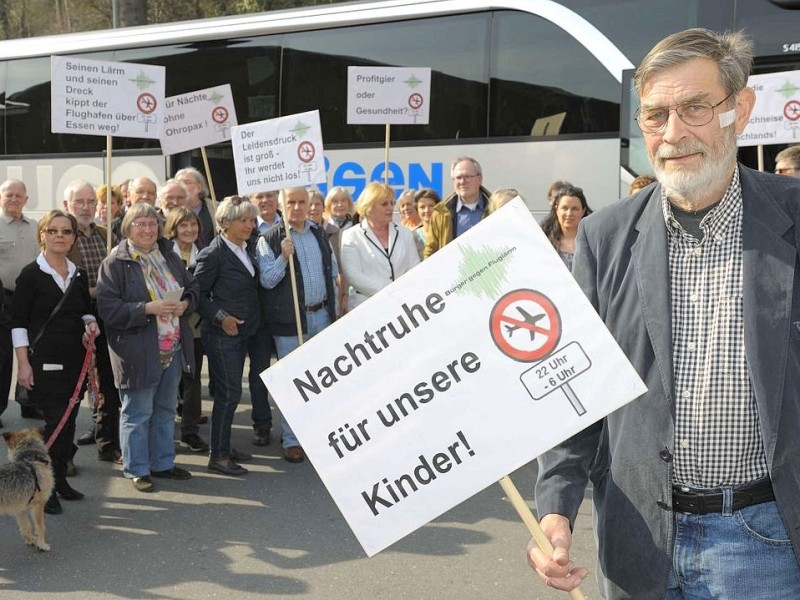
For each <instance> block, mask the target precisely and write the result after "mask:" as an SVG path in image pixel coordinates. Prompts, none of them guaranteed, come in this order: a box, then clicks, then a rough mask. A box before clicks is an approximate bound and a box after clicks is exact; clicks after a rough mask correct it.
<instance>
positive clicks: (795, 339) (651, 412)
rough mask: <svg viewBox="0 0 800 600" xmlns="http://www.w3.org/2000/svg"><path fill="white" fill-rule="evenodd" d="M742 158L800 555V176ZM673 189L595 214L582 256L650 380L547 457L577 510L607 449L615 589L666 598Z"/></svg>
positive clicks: (608, 575)
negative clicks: (667, 219) (765, 170)
mask: <svg viewBox="0 0 800 600" xmlns="http://www.w3.org/2000/svg"><path fill="white" fill-rule="evenodd" d="M739 169H740V181H741V186H742V199H743V233H742V235H743V252H744V267H743V268H744V285H743V287H744V289H743V296H744V297H743V302H744V319H745V323H744V336H745V354H746V356H747V363H748V367H749V370H750V376H751V379H752V382H753V389H754V392H755V397H756V404H757V407H758V414H759V418H760V422H761V434H762V439H763V442H764V448H765V450H766V456H767V465H768V466H769V471H770V476H771V478H772V484H773V488H774V490H775V497H776V500H777V503H778V507H779V508H780V512H781V515H782V517H783V521H784V524H785V525H786V529H787V531H788V532H789V535H790V537H791V539H792V543H793V545H794V551H795V555H796V556H798V559H799V560H800V273H799V272H798V270H799V269H800V266H799V264H798V248H800V180H798V179H794V178H790V177H779V176H775V175H765V174H762V173H758V172H756V171H753V170H751V169H748V168H746V167H744V166H742V165H740V166H739ZM660 199H661V187H660V185H659V184H656V185H651V186H649V187H647V188H645V189H644V190H642V191H640V192H639V193H638V194H636V195H635V196H633V197H631V198H628V199H625V200H622V201H620V202H618V203H616V204H614V205H613V206H611V207H609V208H607V209H604V210H602V211H599V212H598V213H595V214H593V215H591V216H590V217H588V218H586V219H584V220H583V221H582V223H581V227H580V231H579V234H578V239H577V243H576V252H575V258H574V264H573V275H574V276H575V278H576V279H577V281H578V283H579V284H580V286H581V288H583V291H584V292H585V293H586V295H587V296H588V298H589V300H590V301H591V302H592V304H593V305H594V307H595V308H596V309H597V312H598V313H599V315H600V317H601V318H602V319H603V321H604V322H605V324H606V326H607V327H608V328H609V330H610V331H611V333H612V334H613V335H614V337H615V338H616V340H617V342H618V343H619V345H620V346H621V347H622V350H623V351H624V352H625V354H626V355H627V356H628V359H629V360H630V361H631V363H633V366H634V367H635V368H636V370H637V372H638V373H639V375H640V376H641V377H642V379H643V380H644V382H645V384H646V385H647V387H648V390H649V391H648V392H647V393H646V394H645V395H644V396H642V397H641V398H639V399H637V400H634V401H633V402H631V403H630V404H628V405H626V406H625V407H623V408H621V409H620V410H618V411H616V412H615V413H613V414H611V415H609V416H608V417H607V419H606V420H605V422H604V425H603V429H602V432H599V431H598V428H590V429H587V430H586V431H585V432H583V433H581V434H578V435H577V436H575V437H574V438H572V439H571V440H568V442H566V443H564V444H562V445H561V446H559V447H557V448H555V449H553V450H552V451H550V452H548V453H546V454H545V455H544V456H542V457H541V458H540V474H539V481H538V482H537V485H536V504H537V509H538V512H539V516H540V517H541V516H544V515H546V514H549V513H558V514H562V515H565V516H567V517H569V519H570V520H571V522H573V523H574V519H575V517H576V515H577V512H578V507H579V506H580V503H581V500H582V499H583V494H584V488H585V486H586V483H587V479H588V476H589V475H588V474H589V467H590V465H591V463H592V461H593V459H594V458H595V455H596V462H595V464H594V466H592V467H591V472H592V480H593V484H594V503H595V521H596V530H597V535H598V544H599V558H600V565H599V566H600V569H601V572H602V575H604V577H603V578H601V579H603V581H601V589H602V590H603V591H604V593H605V596H606V597H607V598H636V599H637V600H643V599H647V598H653V599H656V598H662V596H663V593H664V589H665V587H666V580H667V575H668V572H669V569H670V566H671V555H672V545H673V513H672V462H671V461H672V452H673V444H674V440H673V433H674V417H675V403H674V397H675V390H674V382H673V365H672V327H671V318H670V286H669V266H668V264H667V263H668V249H667V230H666V225H665V223H664V218H663V214H662V211H661V200H660ZM598 445H599V449H598ZM586 566H591V565H586Z"/></svg>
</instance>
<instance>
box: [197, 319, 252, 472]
mask: <svg viewBox="0 0 800 600" xmlns="http://www.w3.org/2000/svg"><path fill="white" fill-rule="evenodd" d="M249 341H250V338H249V337H244V336H241V335H235V336H231V335H225V334H224V333H219V334H218V333H203V347H204V348H205V350H206V356H207V357H208V369H209V375H210V376H211V377H212V378H213V379H214V405H213V408H212V409H211V440H210V443H209V446H210V455H211V458H212V459H213V460H216V461H225V460H227V459H229V458H230V457H231V427H232V426H233V417H234V416H235V415H236V407H237V406H239V400H241V399H242V373H243V372H244V359H245V357H246V356H247V344H248V342H249Z"/></svg>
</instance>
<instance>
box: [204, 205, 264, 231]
mask: <svg viewBox="0 0 800 600" xmlns="http://www.w3.org/2000/svg"><path fill="white" fill-rule="evenodd" d="M247 215H250V216H251V217H253V218H254V219H255V218H256V217H257V216H258V208H256V205H255V204H252V203H251V202H250V201H249V200H247V199H239V200H238V201H236V202H234V201H233V200H232V199H231V198H225V200H223V201H222V202H220V203H219V206H217V212H216V213H215V214H214V220H215V221H216V223H217V227H218V228H219V229H220V230H221V231H225V230H226V229H228V225H229V224H230V223H232V222H233V221H238V220H239V219H241V218H242V217H246V216H247Z"/></svg>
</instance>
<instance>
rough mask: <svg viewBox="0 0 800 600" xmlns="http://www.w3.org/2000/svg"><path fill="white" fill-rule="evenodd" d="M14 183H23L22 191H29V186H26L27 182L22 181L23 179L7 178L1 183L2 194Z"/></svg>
mask: <svg viewBox="0 0 800 600" xmlns="http://www.w3.org/2000/svg"><path fill="white" fill-rule="evenodd" d="M14 184H17V185H21V186H22V191H23V192H25V194H27V193H28V188H27V187H26V186H25V182H24V181H22V180H21V179H6V180H5V181H4V182H3V183H2V184H0V194H2V193H3V192H5V191H6V188H7V187H8V186H10V185H14Z"/></svg>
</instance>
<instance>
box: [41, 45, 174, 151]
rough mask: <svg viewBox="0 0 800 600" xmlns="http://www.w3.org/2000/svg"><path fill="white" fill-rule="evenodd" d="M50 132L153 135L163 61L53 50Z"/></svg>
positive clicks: (160, 108) (157, 130) (160, 105)
mask: <svg viewBox="0 0 800 600" xmlns="http://www.w3.org/2000/svg"><path fill="white" fill-rule="evenodd" d="M50 64H51V70H52V78H51V84H50V85H51V89H50V91H51V96H52V112H51V125H52V130H53V133H73V134H79V135H102V136H107V135H113V136H124V137H134V138H152V139H157V138H158V137H159V136H160V134H161V127H162V125H163V122H164V118H163V115H164V79H165V69H164V67H160V66H156V65H141V64H136V63H121V62H107V61H98V60H88V59H85V58H74V57H72V56H53V57H52V58H51V62H50Z"/></svg>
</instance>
